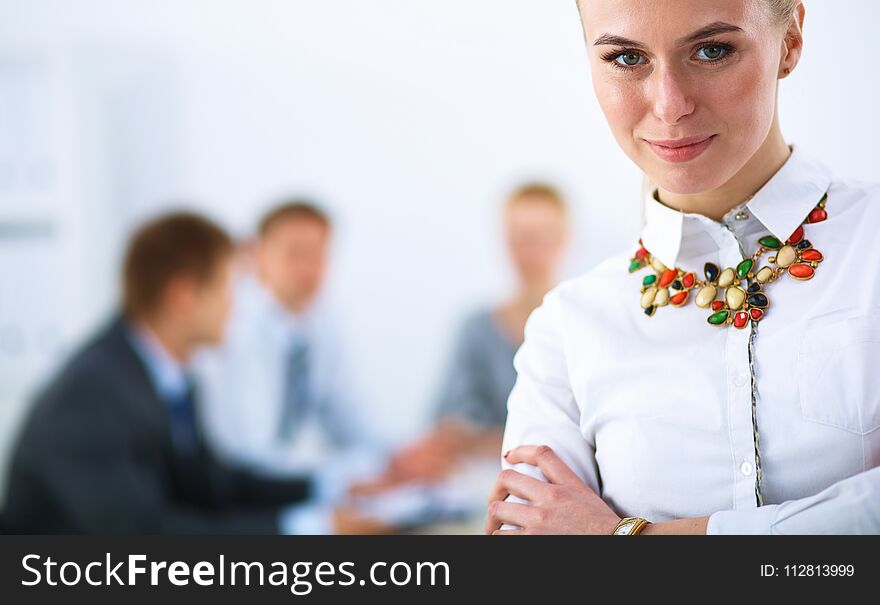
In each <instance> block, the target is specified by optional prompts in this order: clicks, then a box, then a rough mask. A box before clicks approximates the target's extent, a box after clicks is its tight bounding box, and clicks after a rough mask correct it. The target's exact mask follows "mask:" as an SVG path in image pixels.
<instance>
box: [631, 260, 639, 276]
mask: <svg viewBox="0 0 880 605" xmlns="http://www.w3.org/2000/svg"><path fill="white" fill-rule="evenodd" d="M641 268H642V262H641V261H637V260H634V261H633V262H632V263H630V265H629V272H630V273H635V272H636V271H638V270H639V269H641Z"/></svg>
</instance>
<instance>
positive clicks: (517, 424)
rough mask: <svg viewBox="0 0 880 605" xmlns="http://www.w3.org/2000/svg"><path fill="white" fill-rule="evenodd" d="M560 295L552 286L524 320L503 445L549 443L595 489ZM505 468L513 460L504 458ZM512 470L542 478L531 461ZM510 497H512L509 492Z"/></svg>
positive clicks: (596, 480) (595, 476)
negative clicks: (568, 356)
mask: <svg viewBox="0 0 880 605" xmlns="http://www.w3.org/2000/svg"><path fill="white" fill-rule="evenodd" d="M564 320H565V318H564V316H563V301H562V300H561V291H560V289H559V288H557V289H555V290H553V291H551V292H550V293H549V294H548V295H547V296H546V297H545V298H544V303H543V304H542V305H541V306H540V307H539V308H537V309H536V310H535V311H534V312H532V315H531V316H530V317H529V320H528V322H527V323H526V331H525V342H524V343H523V345H522V346H521V347H520V349H519V351H518V352H517V354H516V357H515V358H514V367H515V368H516V371H517V380H516V385H515V386H514V388H513V391H512V392H511V394H510V397H509V399H508V402H507V409H508V412H507V414H508V415H507V426H506V428H505V432H504V451H508V450H510V449H512V448H515V447H517V446H520V445H547V446H550V447H551V448H552V449H553V451H554V452H556V454H557V455H558V456H559V457H560V458H561V459H562V460H563V461H564V462H565V463H566V464H567V465H568V466H569V468H571V469H572V470H573V471H574V472H575V473H576V474H577V475H578V476H579V477H580V478H581V480H582V481H583V482H584V483H585V484H586V485H587V486H588V487H590V488H591V489H593V490H594V491H596V492H597V493H599V477H598V468H597V466H596V459H595V446H594V444H592V443H590V442H589V441H588V440H587V439H585V437H584V435H583V434H582V433H581V430H580V409H579V408H578V405H577V402H576V401H575V397H574V394H573V392H572V388H571V382H570V379H569V372H568V364H567V361H566V352H565V339H564V335H565V325H564ZM502 465H503V466H504V468H511V465H510V464H508V463H506V462H505V461H503V460H502ZM514 468H515V470H517V471H519V472H521V473H523V474H527V475H531V476H533V477H536V478H539V479H543V476H542V475H541V473H540V471H538V470H537V469H536V468H534V467H532V466H529V465H524V464H520V465H516V467H514ZM511 500H512V501H513V500H514V498H511Z"/></svg>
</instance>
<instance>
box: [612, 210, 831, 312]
mask: <svg viewBox="0 0 880 605" xmlns="http://www.w3.org/2000/svg"><path fill="white" fill-rule="evenodd" d="M827 200H828V194H827V193H826V194H825V195H824V196H822V199H821V200H819V203H818V204H817V205H816V207H815V208H813V210H812V211H810V213H809V214H808V215H807V217H806V218H805V219H804V221H803V222H802V223H801V225H800V226H799V227H798V228H797V229H795V232H794V233H792V234H791V237H789V238H788V239H787V240H786V241H785V242H781V241H779V239H778V238H776V237H775V236H773V235H766V236H764V237H762V238H761V239H759V240H758V249H757V251H756V252H755V253H754V254H753V255H752V256H751V257H750V258H746V259H743V261H742V262H740V263H739V264H738V265H737V266H736V267H728V268H726V269H724V270H723V271H722V270H721V269H719V267H718V265H716V264H715V263H706V265H705V267H704V268H703V274H704V275H705V277H706V279H705V280H701V279H697V276H696V274H695V273H694V272H693V271H689V272H687V271H683V270H682V269H678V268H676V269H669V268H667V267H666V266H665V265H664V264H663V263H662V262H660V260H659V259H657V258H655V257H654V256H652V255H651V253H650V252H649V251H648V250H647V249H645V247H644V245H643V244H642V240H639V249H638V251H637V252H636V254H635V256H634V257H633V258H632V259H631V260H630V265H629V272H630V273H635V272H636V271H640V270H641V269H643V268H645V267H647V266H650V267H651V268H652V269H654V272H655V273H654V275H648V276H646V277H645V279H644V280H642V288H641V306H642V309H643V310H644V312H645V315H647V316H648V317H652V316H653V315H654V313H656V312H657V309H659V308H660V307H665V306H667V305H671V306H673V307H683V306H684V305H686V304H687V303H688V301H689V300H690V298H691V292H692V291H694V290H696V291H697V294H696V296H695V297H694V298H695V304H696V305H697V306H698V307H700V308H703V309H706V308H708V309H711V311H712V314H711V315H710V316H709V317H708V319H707V321H708V322H709V324H711V325H713V326H722V327H727V326H731V325H732V326H734V327H735V328H738V329H740V330H742V329H743V328H745V327H746V326H747V325H748V323H749V320H751V321H753V322H759V321H761V320H762V319H763V318H764V317H765V316H766V314H767V308H768V307H769V306H770V299H769V298H768V297H767V294H766V293H765V292H764V287H765V286H766V285H767V284H770V283H772V282H774V281H776V280H777V279H779V278H780V277H781V276H782V275H785V274H788V275H789V276H790V277H793V278H794V279H797V280H800V281H805V280H809V279H812V278H813V276H814V275H815V274H816V268H817V267H818V266H819V263H821V262H822V260H823V259H824V256H823V255H822V253H821V252H819V251H818V250H816V249H815V248H813V244H812V243H811V242H810V241H809V240H808V239H805V234H804V225H810V224H815V223H821V222H822V221H824V220H825V219H827V218H828V212H827V211H826V210H825V202H826V201H827ZM768 252H772V253H773V254H774V255H773V256H770V257H769V258H768V259H767V260H768V262H769V265H765V266H764V267H761V268H760V269H757V267H758V266H759V264H760V259H761V256H763V255H764V254H765V253H768ZM756 269H757V270H756ZM743 280H746V281H747V283H748V284H749V285H747V286H746V287H743V286H742V285H741V284H742V282H743ZM722 290H724V295H723V296H722V297H721V299H720V300H716V298H717V296H718V294H719V293H720V292H721V291H722Z"/></svg>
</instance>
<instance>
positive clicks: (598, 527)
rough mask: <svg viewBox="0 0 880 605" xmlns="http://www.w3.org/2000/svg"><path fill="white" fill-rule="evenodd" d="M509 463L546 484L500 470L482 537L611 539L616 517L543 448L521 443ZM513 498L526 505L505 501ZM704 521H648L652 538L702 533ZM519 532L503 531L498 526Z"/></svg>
mask: <svg viewBox="0 0 880 605" xmlns="http://www.w3.org/2000/svg"><path fill="white" fill-rule="evenodd" d="M504 457H505V459H506V460H507V461H508V462H509V463H511V464H519V463H525V464H530V465H532V466H536V467H538V468H539V469H541V472H542V473H543V474H544V477H545V478H546V479H547V481H546V482H545V481H540V480H539V479H535V478H533V477H529V476H527V475H523V474H521V473H518V472H516V471H515V470H513V469H507V470H504V471H502V472H501V474H500V475H499V476H498V479H497V480H496V481H495V485H494V486H493V487H492V492H491V494H490V495H489V514H488V516H487V518H486V528H485V529H486V533H487V534H492V535H517V534H533V535H534V534H585V535H609V534H611V532H612V531H613V530H614V528H615V527H616V526H617V523H618V522H619V521H620V517H619V516H618V515H617V513H615V512H614V511H613V510H612V509H611V507H610V506H608V505H607V504H606V503H605V501H604V500H602V498H600V497H599V496H598V495H597V494H596V492H594V491H593V490H591V489H590V488H589V487H587V486H586V485H585V484H584V483H583V481H581V480H580V479H579V478H578V476H577V475H576V474H575V473H574V471H572V470H571V469H570V468H568V466H566V465H565V463H564V462H563V461H562V460H561V459H560V458H559V456H557V455H556V453H555V452H554V451H553V450H552V449H550V448H549V447H548V446H546V445H539V446H535V445H525V446H521V447H518V448H515V449H513V450H510V451H509V452H507V454H505V456H504ZM510 495H513V496H517V497H519V498H522V499H524V500H528V501H529V502H530V504H518V503H515V502H506V501H505V500H506V499H507V497H508V496H510ZM708 521H709V518H708V517H698V518H694V519H680V520H675V521H666V522H663V523H651V524H649V525H648V526H647V527H645V529H644V530H643V531H642V535H650V534H657V535H660V534H705V533H706V525H707V523H708ZM504 524H509V525H516V526H518V527H521V528H522V529H516V530H513V529H501V527H502V525H504Z"/></svg>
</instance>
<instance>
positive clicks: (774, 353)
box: [486, 0, 880, 535]
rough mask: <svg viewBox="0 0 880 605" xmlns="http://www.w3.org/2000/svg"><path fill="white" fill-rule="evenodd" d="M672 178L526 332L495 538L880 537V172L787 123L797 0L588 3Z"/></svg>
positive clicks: (639, 123)
mask: <svg viewBox="0 0 880 605" xmlns="http://www.w3.org/2000/svg"><path fill="white" fill-rule="evenodd" d="M579 9H580V14H581V19H582V21H583V27H584V33H585V38H586V41H587V44H588V48H589V55H590V62H591V66H592V75H593V83H594V88H595V91H596V94H597V96H598V99H599V101H600V104H601V106H602V109H603V111H604V113H605V116H606V119H607V121H608V124H609V126H610V127H611V129H612V131H613V133H614V136H615V138H616V140H617V142H618V144H619V145H620V146H621V148H622V149H623V150H624V151H625V152H626V154H627V155H628V156H629V157H630V158H631V159H632V161H633V162H635V163H636V164H637V165H638V166H639V167H640V168H641V169H642V170H643V171H644V173H645V174H646V175H647V177H648V178H649V179H650V181H651V182H653V183H654V184H655V187H654V188H652V192H651V194H650V195H649V196H647V199H646V204H647V206H646V224H645V227H644V229H643V232H642V237H641V241H640V242H639V243H635V242H634V243H633V246H632V247H631V248H630V249H629V250H628V251H627V253H626V254H622V255H619V256H616V257H613V258H610V259H608V260H607V261H606V262H604V263H602V264H600V265H599V266H598V267H597V268H596V269H594V270H593V271H592V272H590V273H588V274H587V275H585V276H582V277H580V278H577V279H574V280H570V281H568V282H565V283H564V284H562V285H561V286H559V287H557V288H556V289H554V290H553V291H552V292H551V293H550V294H549V295H548V296H547V297H546V299H545V301H544V303H543V305H542V306H541V307H540V308H539V309H538V310H536V311H535V312H534V314H533V315H532V316H531V318H530V319H529V322H528V325H527V327H526V338H525V344H524V345H523V347H522V348H521V349H520V351H519V353H518V354H517V357H516V361H515V365H516V368H517V371H518V379H517V384H516V387H515V388H514V390H513V392H512V393H511V396H510V399H509V402H508V408H509V414H508V420H507V426H506V432H505V438H504V448H505V451H506V452H507V453H506V454H505V466H506V469H505V470H504V471H503V472H502V473H501V475H500V476H499V478H498V480H497V482H496V484H495V486H494V488H493V491H492V494H491V495H490V507H489V515H488V518H487V522H486V531H487V533H500V534H509V533H526V534H546V533H552V534H569V533H571V534H573V533H586V534H610V533H616V534H628V535H634V534H638V533H643V534H668V533H683V534H706V533H709V534H731V533H737V534H740V533H757V534H776V533H880V384H878V381H877V378H876V376H877V374H876V364H877V359H878V357H880V313H878V311H880V307H878V302H877V301H878V300H880V278H878V272H877V271H876V270H874V268H873V266H874V264H876V263H875V260H876V251H875V247H874V246H875V240H876V237H875V229H876V226H877V225H880V188H878V187H877V186H875V185H866V184H861V183H854V182H850V181H845V180H841V179H839V178H837V177H835V176H833V175H832V173H831V171H830V170H829V169H828V168H827V167H826V166H825V165H823V164H822V163H821V162H819V161H817V160H815V159H813V158H812V156H810V155H809V154H808V151H807V150H805V149H801V148H800V147H798V146H796V145H794V146H792V145H789V144H788V143H787V142H786V139H785V138H784V137H783V134H782V131H781V129H780V126H779V115H778V105H777V93H778V89H779V85H780V82H781V81H782V80H784V79H785V78H786V77H788V76H790V75H791V74H792V73H793V71H794V70H795V68H796V67H797V65H798V61H799V60H800V58H801V51H802V47H803V34H802V27H803V23H804V15H805V9H804V5H803V3H802V2H800V1H798V0H632V1H630V2H625V3H623V2H619V1H617V0H582V1H581V2H580V3H579Z"/></svg>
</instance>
